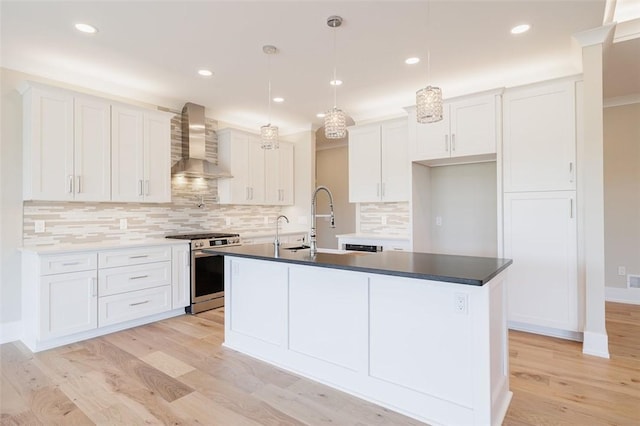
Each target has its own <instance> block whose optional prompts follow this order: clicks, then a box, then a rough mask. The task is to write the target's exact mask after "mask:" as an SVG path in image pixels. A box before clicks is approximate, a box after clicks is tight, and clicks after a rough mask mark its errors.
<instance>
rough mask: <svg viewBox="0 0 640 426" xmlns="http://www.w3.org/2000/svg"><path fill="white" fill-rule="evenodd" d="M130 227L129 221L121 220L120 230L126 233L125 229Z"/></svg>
mask: <svg viewBox="0 0 640 426" xmlns="http://www.w3.org/2000/svg"><path fill="white" fill-rule="evenodd" d="M128 226H129V224H128V223H127V219H126V218H123V219H120V229H121V230H123V231H124V230H125V229H127V227H128Z"/></svg>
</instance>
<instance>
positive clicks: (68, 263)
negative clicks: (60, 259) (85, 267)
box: [62, 262, 82, 266]
mask: <svg viewBox="0 0 640 426" xmlns="http://www.w3.org/2000/svg"><path fill="white" fill-rule="evenodd" d="M80 263H82V262H67V263H63V264H62V266H73V265H79V264H80Z"/></svg>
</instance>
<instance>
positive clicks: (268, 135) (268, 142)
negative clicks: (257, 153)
mask: <svg viewBox="0 0 640 426" xmlns="http://www.w3.org/2000/svg"><path fill="white" fill-rule="evenodd" d="M262 51H263V52H264V53H265V54H266V55H267V74H268V76H269V84H268V89H267V91H268V98H267V99H268V100H269V101H268V103H269V115H268V119H269V123H267V124H266V125H264V126H262V127H260V139H261V141H262V143H261V147H262V149H278V148H279V147H280V144H279V142H278V127H277V126H272V125H271V55H275V54H276V53H277V52H278V49H277V48H276V47H275V46H271V45H269V44H267V45H264V46H262ZM283 100H284V99H283Z"/></svg>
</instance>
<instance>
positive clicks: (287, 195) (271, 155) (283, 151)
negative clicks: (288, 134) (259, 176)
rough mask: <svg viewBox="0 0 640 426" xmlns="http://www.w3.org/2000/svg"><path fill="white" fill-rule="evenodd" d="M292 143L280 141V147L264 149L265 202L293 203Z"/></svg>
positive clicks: (274, 203) (272, 203) (271, 203)
mask: <svg viewBox="0 0 640 426" xmlns="http://www.w3.org/2000/svg"><path fill="white" fill-rule="evenodd" d="M293 155H294V153H293V145H292V144H290V143H286V142H280V148H278V149H270V150H267V151H265V203H266V204H270V205H282V206H287V205H292V204H293V174H294V168H293V162H294V157H293Z"/></svg>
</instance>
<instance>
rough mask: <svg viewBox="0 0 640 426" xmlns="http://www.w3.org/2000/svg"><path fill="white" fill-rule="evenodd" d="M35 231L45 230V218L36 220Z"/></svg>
mask: <svg viewBox="0 0 640 426" xmlns="http://www.w3.org/2000/svg"><path fill="white" fill-rule="evenodd" d="M34 225H35V228H36V229H35V232H37V233H40V232H44V231H45V226H44V220H36V221H35V222H34Z"/></svg>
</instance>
